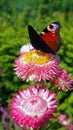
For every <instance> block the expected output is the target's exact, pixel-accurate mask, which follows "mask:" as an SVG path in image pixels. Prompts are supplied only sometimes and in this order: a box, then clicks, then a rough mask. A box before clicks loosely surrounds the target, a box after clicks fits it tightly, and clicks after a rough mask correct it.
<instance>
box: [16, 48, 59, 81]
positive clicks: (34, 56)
mask: <svg viewBox="0 0 73 130" xmlns="http://www.w3.org/2000/svg"><path fill="white" fill-rule="evenodd" d="M14 67H15V68H14V70H15V73H16V75H17V76H18V77H20V78H21V79H22V80H27V81H29V80H30V81H31V80H34V81H41V80H50V79H53V78H55V77H56V76H57V75H58V73H59V71H60V67H59V59H58V58H57V57H56V56H54V55H52V54H46V53H44V52H41V51H37V50H32V51H30V52H27V53H25V54H23V55H20V56H19V57H18V58H17V59H16V60H15V64H14Z"/></svg>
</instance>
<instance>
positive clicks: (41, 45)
mask: <svg viewBox="0 0 73 130" xmlns="http://www.w3.org/2000/svg"><path fill="white" fill-rule="evenodd" d="M28 33H29V37H30V42H31V44H32V46H33V47H34V48H35V49H36V50H41V51H43V52H46V53H52V54H55V52H54V51H53V50H52V49H51V48H50V47H49V46H48V45H47V44H46V43H45V41H44V40H43V39H42V38H41V36H40V35H38V34H37V32H36V31H35V30H34V29H33V27H32V26H31V25H28Z"/></svg>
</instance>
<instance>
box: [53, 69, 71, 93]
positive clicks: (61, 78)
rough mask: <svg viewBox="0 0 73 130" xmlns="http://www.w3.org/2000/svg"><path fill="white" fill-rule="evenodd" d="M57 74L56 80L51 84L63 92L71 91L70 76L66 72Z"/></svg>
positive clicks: (62, 71)
mask: <svg viewBox="0 0 73 130" xmlns="http://www.w3.org/2000/svg"><path fill="white" fill-rule="evenodd" d="M58 74H59V75H58V76H57V78H55V79H54V80H53V83H54V84H55V85H56V86H58V88H59V89H62V90H63V91H65V90H71V89H72V88H73V86H72V84H73V80H72V79H70V76H71V74H68V73H67V71H66V70H61V71H60V73H58Z"/></svg>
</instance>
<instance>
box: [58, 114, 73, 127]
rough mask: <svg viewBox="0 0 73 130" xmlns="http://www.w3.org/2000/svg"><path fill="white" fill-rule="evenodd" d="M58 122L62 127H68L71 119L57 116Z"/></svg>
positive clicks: (63, 115) (62, 115) (61, 115)
mask: <svg viewBox="0 0 73 130" xmlns="http://www.w3.org/2000/svg"><path fill="white" fill-rule="evenodd" d="M58 121H59V123H60V124H61V125H63V126H70V125H71V119H70V118H68V117H67V116H66V114H60V115H59V116H58Z"/></svg>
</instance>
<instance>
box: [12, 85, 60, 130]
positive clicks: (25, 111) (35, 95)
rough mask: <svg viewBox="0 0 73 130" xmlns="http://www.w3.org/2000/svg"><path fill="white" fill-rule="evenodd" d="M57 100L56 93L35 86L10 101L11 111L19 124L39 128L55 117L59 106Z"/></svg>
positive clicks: (20, 92)
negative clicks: (54, 114)
mask: <svg viewBox="0 0 73 130" xmlns="http://www.w3.org/2000/svg"><path fill="white" fill-rule="evenodd" d="M56 101H57V98H56V94H55V93H52V92H50V91H49V90H48V89H46V90H45V89H37V88H36V87H35V86H33V87H32V88H27V89H25V90H20V91H19V93H18V94H15V96H14V97H13V98H12V101H11V103H10V113H11V116H12V119H13V120H14V121H15V122H16V123H17V124H18V125H19V126H21V127H25V128H26V129H28V128H31V129H38V128H39V127H43V125H44V124H45V123H46V122H47V121H50V118H54V116H53V113H55V112H56V110H55V109H56V108H57V107H58V105H57V104H56Z"/></svg>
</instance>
